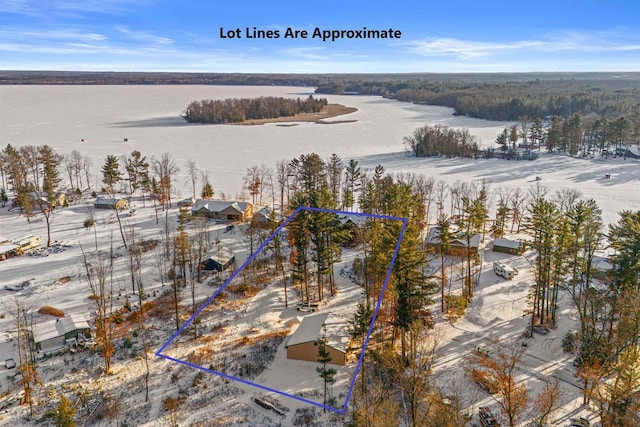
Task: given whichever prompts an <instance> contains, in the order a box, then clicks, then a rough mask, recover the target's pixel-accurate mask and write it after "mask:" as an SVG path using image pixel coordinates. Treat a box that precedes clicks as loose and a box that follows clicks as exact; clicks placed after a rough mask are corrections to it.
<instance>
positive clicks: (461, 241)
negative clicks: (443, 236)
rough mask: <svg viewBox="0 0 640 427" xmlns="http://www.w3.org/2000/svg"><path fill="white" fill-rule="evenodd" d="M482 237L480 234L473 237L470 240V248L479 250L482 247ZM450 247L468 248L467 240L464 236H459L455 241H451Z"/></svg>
mask: <svg viewBox="0 0 640 427" xmlns="http://www.w3.org/2000/svg"><path fill="white" fill-rule="evenodd" d="M481 237H482V236H481V235H480V233H477V234H474V235H473V236H471V238H470V239H469V247H470V248H477V247H478V246H480V238H481ZM449 246H463V247H465V248H466V247H467V238H466V237H464V236H462V235H458V236H456V237H455V238H454V239H451V241H450V242H449Z"/></svg>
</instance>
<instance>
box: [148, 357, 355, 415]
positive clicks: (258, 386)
mask: <svg viewBox="0 0 640 427" xmlns="http://www.w3.org/2000/svg"><path fill="white" fill-rule="evenodd" d="M158 357H162V358H163V359H167V360H169V361H172V362H176V363H180V364H182V365H185V366H190V367H192V368H196V369H199V370H201V371H204V372H207V373H210V374H215V375H220V376H221V377H224V378H227V379H229V380H233V381H238V382H241V383H243V384H246V385H250V386H252V387H257V388H260V389H263V390H266V391H270V392H272V393H276V394H280V395H283V396H287V397H290V398H292V399H296V400H299V401H301V402H304V403H309V404H311V405H316V406H319V407H321V408H325V409H328V410H330V411H333V412H338V413H340V414H344V411H339V410H338V409H336V408H333V407H331V406H325V405H323V404H322V403H318V402H314V401H313V400H308V399H305V398H304V397H300V396H295V395H293V394H289V393H287V392H284V391H282V390H276V389H274V388H271V387H267V386H265V385H262V384H257V383H252V382H251V381H247V380H243V379H242V378H238V377H234V376H232V375H228V374H225V373H224V372H219V371H214V370H213V369H208V368H205V367H204V366H200V365H196V364H194V363H189V362H186V361H184V360H181V359H176V358H173V357H171V356H167V355H166V354H159V355H158Z"/></svg>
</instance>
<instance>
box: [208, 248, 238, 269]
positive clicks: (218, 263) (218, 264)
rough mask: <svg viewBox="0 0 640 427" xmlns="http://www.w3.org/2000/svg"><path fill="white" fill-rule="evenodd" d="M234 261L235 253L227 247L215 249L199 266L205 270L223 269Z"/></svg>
mask: <svg viewBox="0 0 640 427" xmlns="http://www.w3.org/2000/svg"><path fill="white" fill-rule="evenodd" d="M235 262H236V255H235V254H234V253H233V252H232V251H231V250H229V249H227V248H220V249H217V250H216V251H215V252H214V253H213V254H212V255H211V256H210V257H209V258H207V259H205V260H204V261H202V265H201V268H202V269H203V270H207V271H224V270H226V269H227V268H229V267H232V266H233V265H234V264H235Z"/></svg>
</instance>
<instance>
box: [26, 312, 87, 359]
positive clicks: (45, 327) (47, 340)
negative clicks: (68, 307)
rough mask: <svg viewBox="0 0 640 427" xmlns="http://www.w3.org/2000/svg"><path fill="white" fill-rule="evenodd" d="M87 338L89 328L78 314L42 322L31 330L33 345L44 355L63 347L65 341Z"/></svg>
mask: <svg viewBox="0 0 640 427" xmlns="http://www.w3.org/2000/svg"><path fill="white" fill-rule="evenodd" d="M89 336H91V328H90V327H89V324H88V323H87V320H86V319H85V317H84V316H82V315H78V314H71V315H69V316H67V317H63V318H60V319H56V320H51V321H48V322H43V323H40V324H37V325H35V326H34V328H33V343H34V344H35V346H36V349H37V350H38V351H42V352H45V353H47V352H51V351H55V350H57V349H59V348H62V347H64V346H65V345H66V343H67V340H70V339H76V340H77V339H79V338H87V337H89Z"/></svg>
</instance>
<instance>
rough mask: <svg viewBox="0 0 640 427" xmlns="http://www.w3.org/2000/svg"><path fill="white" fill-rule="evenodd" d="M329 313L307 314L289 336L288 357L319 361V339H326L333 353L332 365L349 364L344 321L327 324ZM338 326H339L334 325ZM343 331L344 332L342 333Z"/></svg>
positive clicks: (328, 348) (347, 339) (330, 351)
mask: <svg viewBox="0 0 640 427" xmlns="http://www.w3.org/2000/svg"><path fill="white" fill-rule="evenodd" d="M328 316H329V314H328V313H321V314H315V315H313V316H306V317H305V318H303V319H302V322H300V325H298V329H296V331H295V332H294V333H293V334H292V335H291V336H290V337H289V342H287V344H286V346H285V347H286V349H287V359H296V360H306V361H308V362H316V363H317V362H318V341H320V340H321V339H323V337H324V338H325V339H326V344H325V347H326V349H327V351H328V352H329V354H330V355H331V362H329V363H330V364H332V365H346V364H347V350H348V348H349V338H348V336H346V332H347V331H346V329H345V328H344V322H342V323H340V324H338V323H336V324H335V325H330V324H327V323H326V321H327V317H328ZM332 326H337V327H335V328H334V327H332ZM341 332H343V333H344V334H341Z"/></svg>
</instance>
